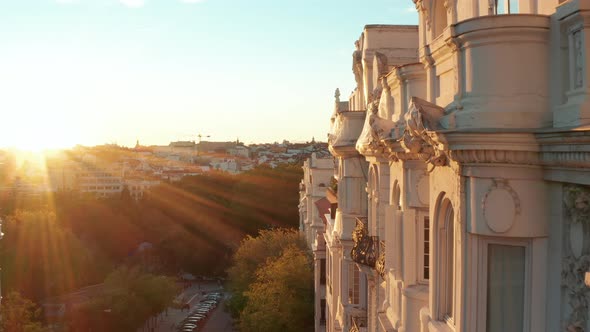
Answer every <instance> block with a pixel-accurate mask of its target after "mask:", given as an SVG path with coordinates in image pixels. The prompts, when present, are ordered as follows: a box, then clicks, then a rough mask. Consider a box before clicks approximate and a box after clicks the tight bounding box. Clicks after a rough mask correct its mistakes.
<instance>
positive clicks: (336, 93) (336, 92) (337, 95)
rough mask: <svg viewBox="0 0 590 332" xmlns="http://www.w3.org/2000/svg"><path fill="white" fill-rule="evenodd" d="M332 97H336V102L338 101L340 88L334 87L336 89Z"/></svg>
mask: <svg viewBox="0 0 590 332" xmlns="http://www.w3.org/2000/svg"><path fill="white" fill-rule="evenodd" d="M334 99H336V102H337V103H339V102H340V89H338V88H336V91H334Z"/></svg>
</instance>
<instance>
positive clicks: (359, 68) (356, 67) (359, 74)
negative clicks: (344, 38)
mask: <svg viewBox="0 0 590 332" xmlns="http://www.w3.org/2000/svg"><path fill="white" fill-rule="evenodd" d="M354 48H355V50H354V52H353V53H352V72H353V73H354V80H355V81H356V86H357V88H358V89H362V86H363V52H362V50H361V43H360V41H358V40H357V41H355V42H354Z"/></svg>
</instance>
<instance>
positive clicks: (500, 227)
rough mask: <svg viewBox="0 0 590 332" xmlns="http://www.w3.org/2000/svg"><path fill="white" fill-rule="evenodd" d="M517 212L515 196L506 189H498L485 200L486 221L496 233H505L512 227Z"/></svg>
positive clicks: (491, 192) (484, 214)
mask: <svg viewBox="0 0 590 332" xmlns="http://www.w3.org/2000/svg"><path fill="white" fill-rule="evenodd" d="M517 210H518V209H517V204H516V202H515V201H514V197H513V194H512V193H511V192H510V191H509V190H507V189H506V188H497V187H496V188H495V189H492V190H490V191H488V192H487V194H486V195H485V196H484V198H483V216H484V219H485V221H486V223H487V224H488V226H489V227H490V229H491V230H493V231H494V232H496V233H504V232H506V231H508V230H509V229H510V227H512V224H514V219H515V217H516V214H517Z"/></svg>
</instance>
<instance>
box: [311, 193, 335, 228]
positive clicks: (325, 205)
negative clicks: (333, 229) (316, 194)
mask: <svg viewBox="0 0 590 332" xmlns="http://www.w3.org/2000/svg"><path fill="white" fill-rule="evenodd" d="M314 204H315V206H316V207H317V208H318V211H319V213H320V218H322V221H323V222H324V225H325V224H326V223H327V222H328V220H326V214H330V206H331V204H330V201H329V200H328V199H327V198H325V197H323V198H320V199H318V200H317V201H315V202H314Z"/></svg>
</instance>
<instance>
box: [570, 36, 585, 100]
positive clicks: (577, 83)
mask: <svg viewBox="0 0 590 332" xmlns="http://www.w3.org/2000/svg"><path fill="white" fill-rule="evenodd" d="M572 35H573V39H574V45H573V46H574V61H575V62H574V66H575V67H574V71H575V77H574V88H576V89H578V88H581V87H582V86H583V85H584V74H583V71H584V54H583V53H582V52H583V51H582V31H581V30H577V31H575V32H574V33H573V34H572Z"/></svg>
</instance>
